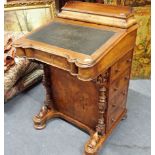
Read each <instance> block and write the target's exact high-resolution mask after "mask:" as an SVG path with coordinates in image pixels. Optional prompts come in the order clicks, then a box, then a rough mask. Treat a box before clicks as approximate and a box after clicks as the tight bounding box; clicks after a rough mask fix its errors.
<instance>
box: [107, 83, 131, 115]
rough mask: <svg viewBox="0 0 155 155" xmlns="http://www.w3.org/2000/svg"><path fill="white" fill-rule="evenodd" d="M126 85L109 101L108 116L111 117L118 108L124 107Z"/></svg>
mask: <svg viewBox="0 0 155 155" xmlns="http://www.w3.org/2000/svg"><path fill="white" fill-rule="evenodd" d="M127 92H128V85H126V87H124V88H122V89H121V90H120V91H119V92H118V94H117V95H116V96H115V97H113V98H112V99H110V100H109V104H108V114H109V115H111V114H112V113H114V111H115V110H116V109H117V108H118V107H121V108H125V107H126V99H127Z"/></svg>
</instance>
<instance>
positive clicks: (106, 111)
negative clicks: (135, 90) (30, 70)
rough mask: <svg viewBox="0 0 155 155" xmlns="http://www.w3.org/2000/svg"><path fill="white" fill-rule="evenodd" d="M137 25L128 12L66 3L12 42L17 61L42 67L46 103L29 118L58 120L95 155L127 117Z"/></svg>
mask: <svg viewBox="0 0 155 155" xmlns="http://www.w3.org/2000/svg"><path fill="white" fill-rule="evenodd" d="M136 33H137V24H136V22H135V19H134V16H133V12H132V9H131V8H129V7H121V6H107V5H104V4H95V3H88V2H68V3H66V5H65V6H64V7H63V8H62V12H60V13H59V14H58V17H56V18H55V19H54V20H53V21H51V22H50V23H48V24H46V25H44V26H42V27H41V28H39V29H37V30H35V31H33V32H31V33H30V34H28V35H27V36H24V37H22V38H20V39H19V40H17V41H16V42H15V47H16V48H17V55H18V56H26V57H27V58H30V59H34V60H37V61H39V62H42V63H43V65H44V78H43V84H44V86H45V90H46V99H45V102H44V105H43V107H42V108H41V110H40V112H39V113H38V114H37V115H36V116H35V117H34V118H33V121H34V127H35V128H36V129H43V128H44V127H45V126H46V122H47V121H48V120H49V119H52V118H55V117H59V118H62V119H64V120H67V121H68V122H70V123H72V124H74V125H75V126H77V127H79V128H81V129H83V130H85V131H86V132H88V133H89V134H90V139H89V140H88V141H87V142H86V144H85V147H84V154H86V155H95V154H97V152H98V150H99V148H100V147H101V146H102V144H103V143H104V142H105V141H106V139H107V138H108V136H109V135H110V134H111V133H112V131H113V129H114V128H115V127H116V126H117V124H118V123H119V122H120V121H121V120H122V119H123V118H124V117H125V116H126V112H127V109H126V100H127V93H128V85H129V79H130V71H131V63H132V55H133V49H134V45H135V38H136Z"/></svg>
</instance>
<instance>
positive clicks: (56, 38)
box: [27, 22, 115, 55]
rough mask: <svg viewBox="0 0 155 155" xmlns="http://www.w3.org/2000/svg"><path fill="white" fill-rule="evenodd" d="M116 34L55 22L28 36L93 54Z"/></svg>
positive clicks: (31, 38)
mask: <svg viewBox="0 0 155 155" xmlns="http://www.w3.org/2000/svg"><path fill="white" fill-rule="evenodd" d="M114 34H115V32H112V31H107V30H101V29H96V28H90V27H84V26H78V25H72V24H64V23H60V22H53V23H50V24H49V25H47V26H45V27H43V28H41V29H40V30H38V31H36V32H34V33H32V34H30V35H29V36H28V37H27V38H28V39H30V40H35V41H39V42H44V43H47V44H50V45H54V46H57V47H61V48H64V49H69V50H72V51H75V52H78V53H83V54H87V55H91V54H92V53H94V52H95V51H96V50H97V49H98V48H99V47H100V46H101V45H102V44H104V43H105V42H107V41H108V39H110V38H111V37H112V36H113V35H114Z"/></svg>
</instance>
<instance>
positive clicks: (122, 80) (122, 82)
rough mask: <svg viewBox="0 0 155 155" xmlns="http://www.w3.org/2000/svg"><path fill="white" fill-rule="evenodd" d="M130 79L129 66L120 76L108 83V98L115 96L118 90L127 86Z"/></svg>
mask: <svg viewBox="0 0 155 155" xmlns="http://www.w3.org/2000/svg"><path fill="white" fill-rule="evenodd" d="M129 79H130V68H128V69H127V70H126V72H124V73H123V74H122V75H120V77H119V78H118V79H117V80H116V81H115V82H113V83H112V84H111V85H110V88H109V98H110V99H112V98H113V97H115V96H117V95H118V94H119V92H120V91H121V90H122V89H124V88H126V86H128V82H129Z"/></svg>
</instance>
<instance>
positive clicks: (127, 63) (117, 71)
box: [110, 51, 133, 83]
mask: <svg viewBox="0 0 155 155" xmlns="http://www.w3.org/2000/svg"><path fill="white" fill-rule="evenodd" d="M132 55H133V52H132V51H130V52H128V53H127V54H126V55H125V56H124V57H123V58H121V59H120V60H119V61H118V62H116V63H115V64H114V65H113V66H112V67H111V73H110V74H111V79H110V82H111V83H112V82H113V81H114V80H116V79H117V78H118V77H119V76H120V75H121V74H122V73H123V72H124V71H125V70H126V69H128V68H130V67H131V63H132Z"/></svg>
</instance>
